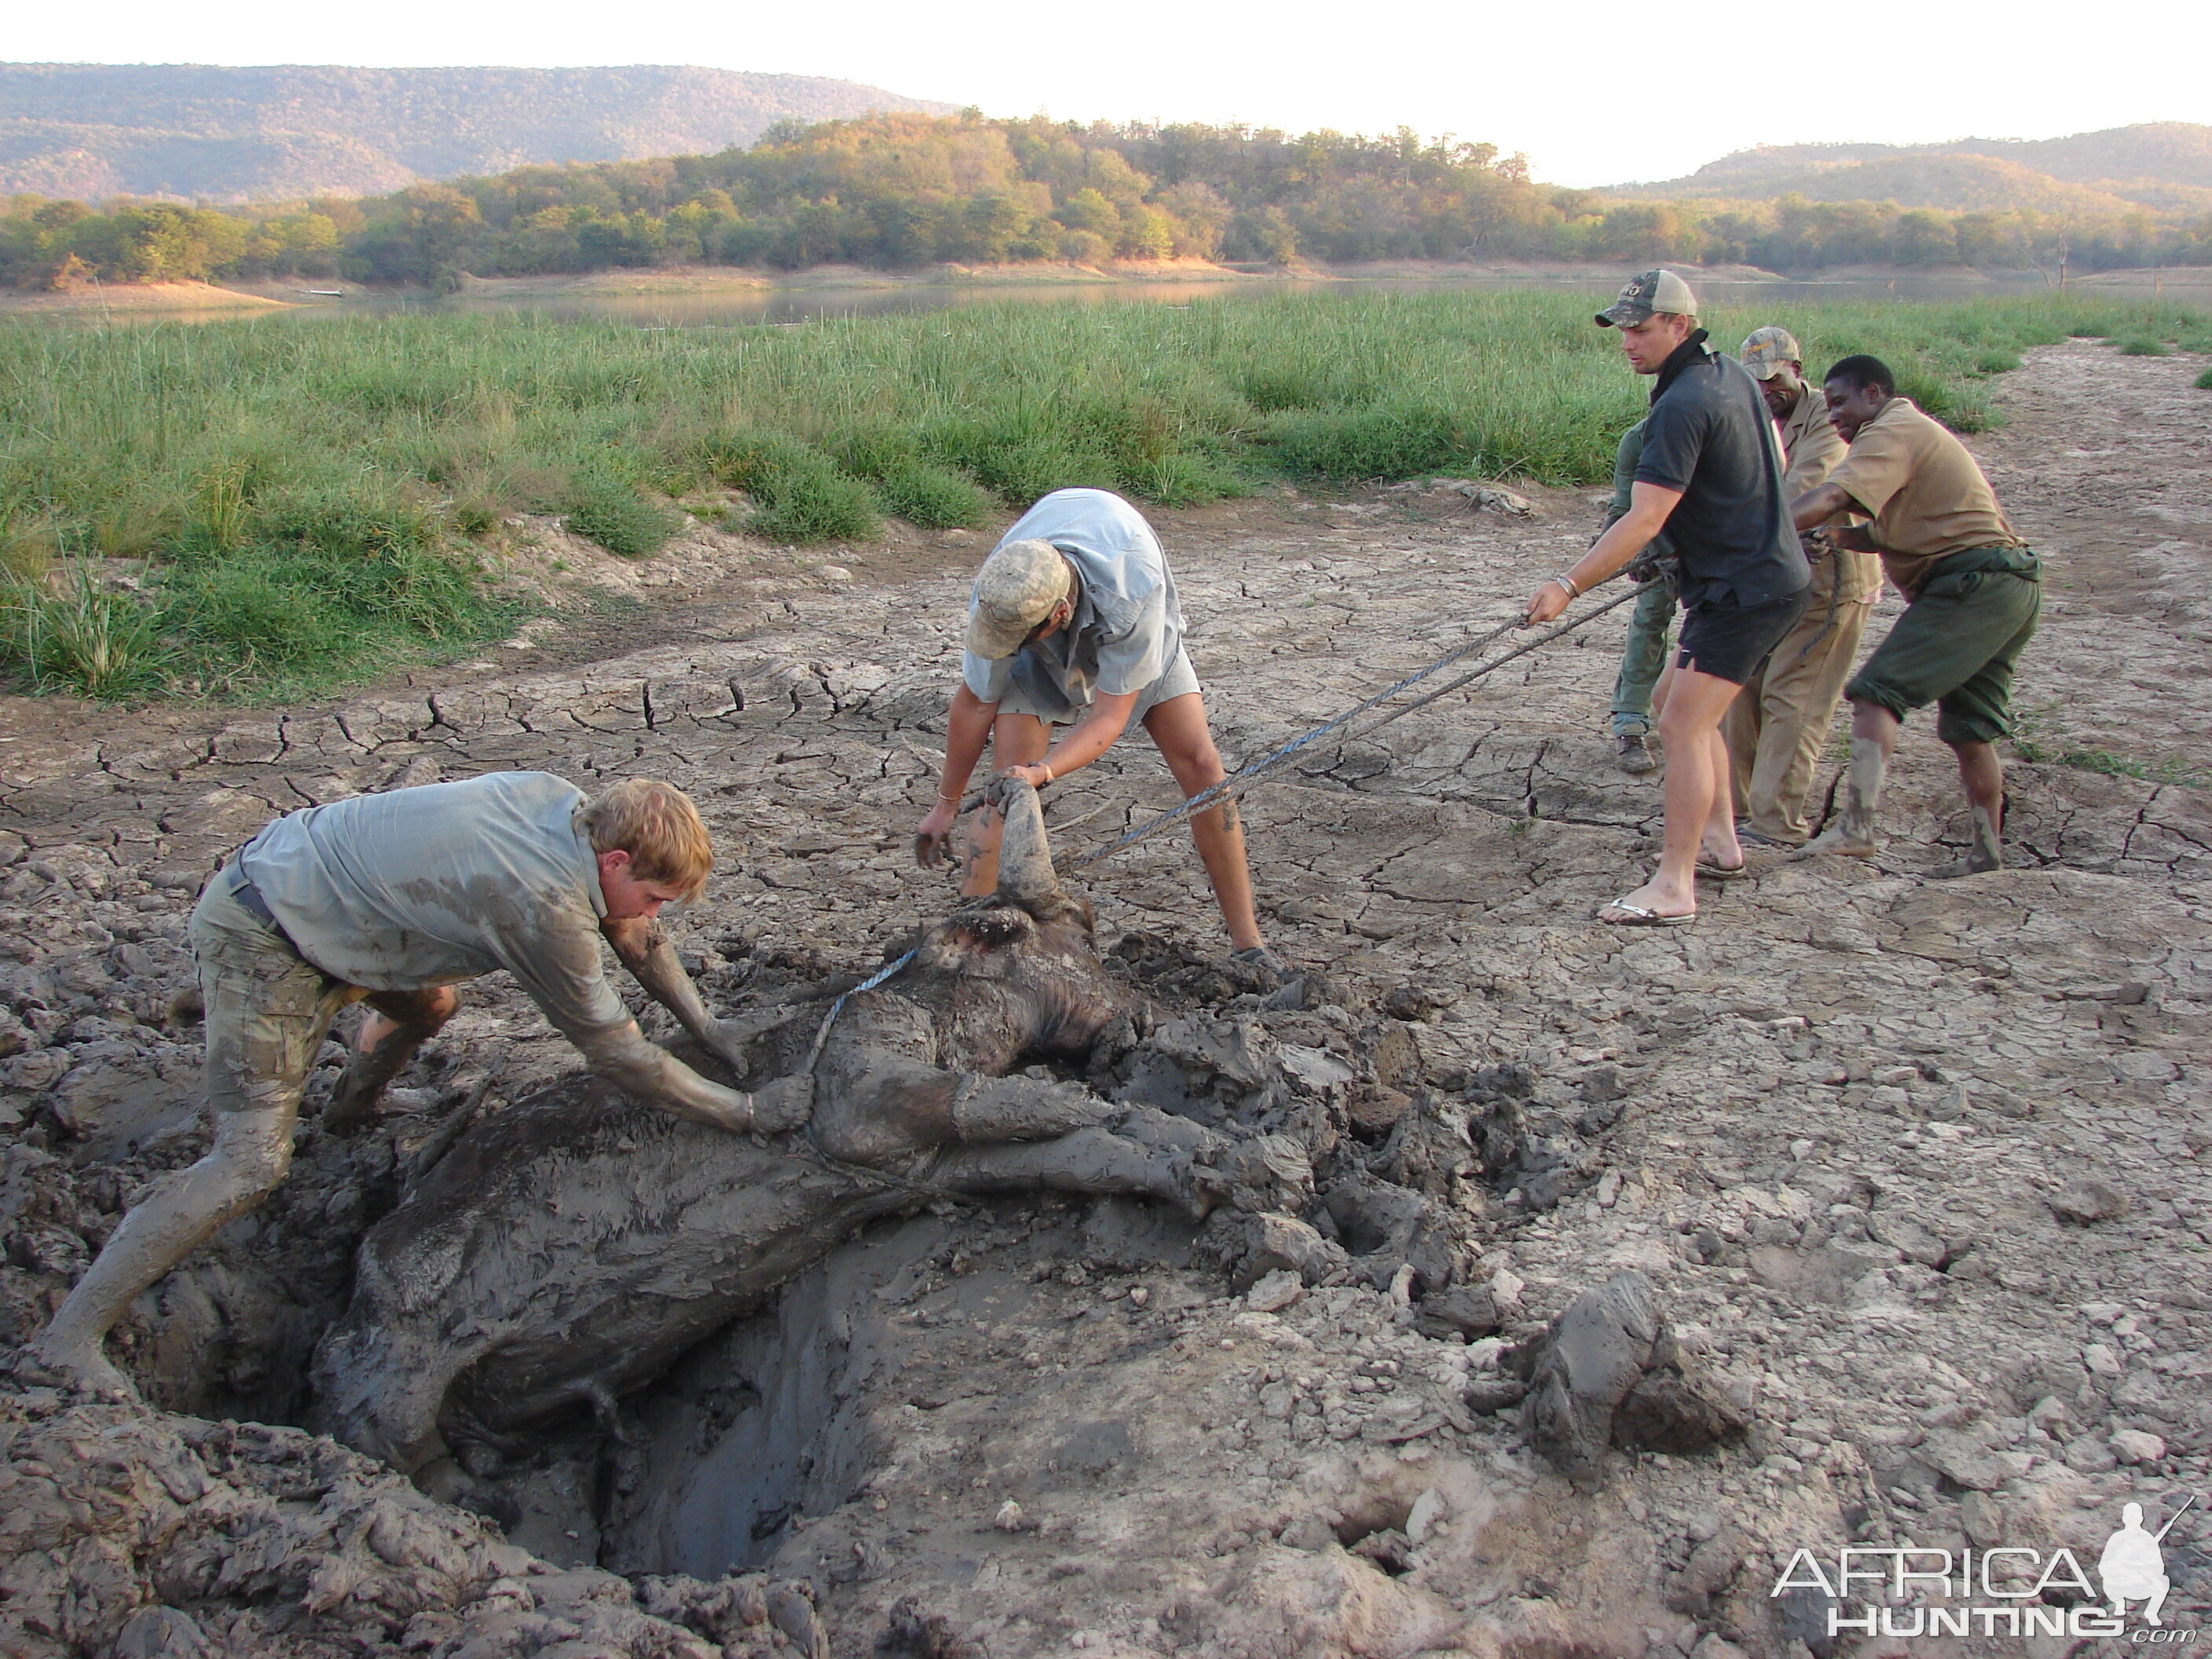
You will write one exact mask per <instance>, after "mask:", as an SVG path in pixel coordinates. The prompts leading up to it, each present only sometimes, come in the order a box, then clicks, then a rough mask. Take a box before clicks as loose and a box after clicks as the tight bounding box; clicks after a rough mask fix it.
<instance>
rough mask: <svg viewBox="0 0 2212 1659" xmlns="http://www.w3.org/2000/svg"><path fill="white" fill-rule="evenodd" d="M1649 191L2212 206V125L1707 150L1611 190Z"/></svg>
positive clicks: (1918, 203)
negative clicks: (1683, 172) (1652, 180)
mask: <svg viewBox="0 0 2212 1659" xmlns="http://www.w3.org/2000/svg"><path fill="white" fill-rule="evenodd" d="M1607 193H1608V194H1611V195H1615V196H1632V197H1644V198H1647V199H1668V200H1680V199H1684V198H1694V197H1703V198H1707V199H1722V200H1732V201H1767V200H1770V199H1771V198H1773V197H1779V196H1784V195H1789V194H1796V195H1799V196H1803V197H1808V199H1810V200H1813V201H1817V202H1847V201H1857V202H1880V201H1893V202H1896V203H1898V204H1899V205H1900V206H1903V207H1906V208H1943V209H1951V210H1990V209H2001V210H2002V209H2019V208H2026V209H2029V210H2035V211H2039V212H2074V213H2091V214H2098V213H2120V212H2125V211H2127V210H2129V209H2130V207H2135V208H2143V207H2148V208H2153V209H2165V210H2182V211H2191V210H2193V211H2196V212H2200V213H2201V212H2203V211H2205V210H2212V127H2208V126H2197V125H2192V124H2191V123H2189V122H2186V121H2154V122H2146V123H2144V124H2143V125H2140V126H2131V127H2109V128H2106V130H2104V131H2100V132H2077V133H2075V134H2073V135H2072V136H2070V137H2064V138H2033V139H2021V138H1960V139H1957V140H1954V141H1953V142H1952V143H1943V144H1916V145H1895V144H1771V145H1765V146H1762V147H1761V148H1759V149H1747V150H1738V151H1737V152H1736V153H1735V155H1723V157H1721V159H1720V160H1719V161H1709V162H1707V163H1706V164H1705V166H1704V167H1699V169H1698V170H1697V171H1696V172H1695V173H1692V174H1690V175H1689V176H1688V177H1687V178H1684V179H1662V180H1661V181H1660V182H1658V183H1656V184H1639V185H1620V186H1618V187H1616V188H1615V189H1613V190H1612V191H1608V192H1607Z"/></svg>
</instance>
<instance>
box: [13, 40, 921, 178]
mask: <svg viewBox="0 0 2212 1659" xmlns="http://www.w3.org/2000/svg"><path fill="white" fill-rule="evenodd" d="M871 110H922V111H929V112H950V110H951V106H950V105H947V104H932V103H927V102H925V101H923V100H919V99H915V98H908V97H903V96H901V95H900V94H896V93H890V92H885V91H884V90H882V89H881V88H876V87H865V86H861V85H859V84H857V83H856V82H851V81H828V80H822V79H818V78H817V77H814V76H803V75H744V74H739V73H737V72H735V71H733V70H712V69H689V68H674V67H665V66H653V65H640V66H634V67H629V68H618V69H398V70H387V69H352V68H344V67H333V66H319V65H295V64H280V65H276V66H272V67H265V68H250V69H234V68H220V67H216V66H214V65H210V64H0V196H8V195H12V194H17V193H23V192H28V193H32V194H35V195H39V196H45V197H77V198H80V199H84V200H93V201H96V200H99V199H101V198H103V197H112V196H139V197H170V198H182V199H185V200H199V201H216V202H250V201H277V200H283V199H284V198H286V197H309V196H325V195H353V196H363V195H373V194H377V193H380V192H383V191H394V190H398V189H401V188H404V186H406V185H410V184H412V183H415V182H416V181H417V180H420V179H449V178H452V177H453V176H454V175H456V174H459V173H496V172H500V171H502V170H504V169H506V168H508V167H519V166H522V165H525V164H527V163H531V162H564V161H624V160H631V159H635V158H638V157H642V156H648V155H683V154H687V153H693V152H703V151H712V150H719V149H725V148H726V147H728V146H731V145H739V146H742V145H745V144H750V143H752V142H753V140H754V139H756V138H757V137H760V135H761V134H762V133H763V132H764V131H767V129H768V128H769V127H770V126H771V125H774V124H775V123H776V122H778V121H786V120H800V121H826V120H834V119H836V118H840V117H843V116H852V115H860V114H862V113H865V112H868V111H871Z"/></svg>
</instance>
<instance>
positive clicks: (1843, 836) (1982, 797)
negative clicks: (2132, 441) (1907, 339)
mask: <svg viewBox="0 0 2212 1659" xmlns="http://www.w3.org/2000/svg"><path fill="white" fill-rule="evenodd" d="M1822 392H1823V395H1824V396H1825V397H1826V399H1827V405H1828V414H1829V416H1830V418H1831V419H1832V420H1833V421H1834V422H1835V425H1836V429H1837V430H1838V432H1840V433H1842V434H1843V435H1844V438H1845V439H1846V440H1848V441H1850V453H1849V454H1848V455H1846V456H1845V457H1844V459H1843V461H1842V463H1841V464H1840V465H1838V466H1837V468H1836V470H1835V471H1833V472H1832V473H1830V474H1829V475H1828V480H1827V482H1826V483H1824V484H1822V485H1820V487H1819V488H1818V489H1814V490H1811V491H1809V492H1808V493H1807V494H1806V495H1801V496H1799V497H1798V498H1797V499H1796V501H1795V502H1794V503H1793V504H1792V507H1791V517H1792V518H1793V519H1794V520H1795V521H1796V526H1797V527H1798V529H1800V530H1801V531H1806V530H1811V529H1813V528H1814V526H1819V525H1822V524H1825V523H1826V521H1827V520H1830V519H1832V518H1833V517H1834V516H1835V515H1836V514H1837V513H1863V514H1864V515H1865V516H1866V517H1868V518H1869V519H1870V520H1873V522H1872V524H1871V525H1870V526H1869V527H1868V528H1867V529H1865V530H1858V529H1850V528H1844V529H1830V530H1827V531H1825V532H1823V534H1824V535H1825V537H1826V539H1828V540H1829V541H1831V542H1836V543H1840V544H1844V545H1847V546H1854V547H1865V548H1870V549H1871V550H1874V551H1875V552H1878V553H1880V554H1881V562H1882V567H1883V568H1884V570H1885V571H1886V572H1887V574H1888V576H1889V579H1890V580H1891V581H1893V582H1894V583H1895V584H1896V585H1897V587H1898V590H1899V592H1902V593H1903V594H1904V595H1905V599H1907V601H1909V603H1908V604H1907V605H1906V607H1905V614H1904V615H1903V616H1902V617H1899V618H1898V619H1897V625H1896V626H1895V627H1893V628H1892V629H1890V631H1889V637H1888V638H1887V639H1885V640H1884V641H1882V642H1881V645H1879V646H1878V647H1875V653H1874V654H1873V655H1872V656H1871V657H1869V658H1868V659H1867V660H1866V665H1865V666H1864V667H1863V668H1861V669H1860V670H1859V671H1858V673H1857V675H1856V676H1855V677H1854V678H1852V680H1851V682H1850V684H1848V685H1847V686H1845V687H1844V696H1847V697H1849V698H1850V700H1851V767H1850V781H1849V786H1848V788H1847V791H1846V793H1845V798H1844V811H1843V812H1842V815H1841V816H1840V817H1838V820H1837V821H1836V823H1833V824H1832V825H1831V826H1830V827H1829V828H1828V829H1826V830H1824V831H1823V832H1822V833H1821V834H1820V836H1818V837H1817V838H1816V839H1814V841H1812V842H1809V843H1808V844H1807V846H1806V847H1805V848H1804V851H1803V854H1801V856H1809V855H1811V854H1815V853H1843V854H1849V855H1850V856H1851V857H1854V858H1871V857H1872V856H1873V855H1874V854H1875V838H1874V815H1875V808H1876V807H1877V805H1879V804H1880V802H1881V786H1882V781H1883V777H1884V775H1885V774H1886V772H1887V768H1888V764H1889V757H1890V754H1891V752H1892V750H1893V749H1894V748H1895V746H1896V743H1897V732H1898V728H1899V726H1901V725H1902V724H1903V723H1904V720H1905V715H1906V714H1910V713H1911V711H1912V710H1913V709H1915V708H1923V707H1924V706H1925V705H1927V704H1929V703H1931V702H1932V703H1934V704H1936V707H1937V708H1938V709H1939V710H1940V711H1941V713H1940V714H1939V716H1938V718H1937V720H1936V736H1937V737H1939V738H1942V740H1943V741H1944V742H1945V743H1947V744H1949V745H1950V746H1951V749H1952V751H1953V752H1954V754H1955V755H1956V756H1957V757H1958V760H1959V779H1960V783H1961V784H1963V785H1964V786H1965V788H1966V801H1967V805H1968V806H1969V808H1970V809H1971V811H1972V820H1973V831H1972V845H1971V847H1970V848H1968V851H1967V854H1966V857H1965V858H1963V859H1960V860H1957V861H1956V862H1954V863H1951V864H1947V865H1945V866H1942V867H1941V868H1940V869H1937V870H1935V871H1933V872H1930V873H1931V874H1932V875H1935V876H1937V877H1941V878H1948V877H1953V876H1966V875H1973V874H1977V873H1978V872H1982V871H1985V870H1995V869H1998V868H2000V867H2002V865H2003V862H2004V859H2003V854H2002V843H2003V833H2004V768H2003V765H2002V763H2001V762H2000V761H1999V760H1998V758H1997V752H1996V740H1997V739H1998V738H2002V737H2008V736H2010V735H2011V731H2012V724H2011V721H2012V707H2011V705H2012V677H2013V667H2014V665H2015V663H2016V662H2017V661H2018V660H2019V658H2020V653H2021V650H2022V649H2023V648H2025V647H2026V646H2027V641H2028V640H2029V639H2030V638H2031V637H2033V635H2034V633H2035V625H2036V620H2037V617H2039V614H2040V612H2041V609H2042V585H2041V581H2040V570H2039V566H2038V565H2037V562H2036V558H2035V555H2034V554H2033V552H2032V551H2031V550H2029V549H2028V547H2027V544H2026V543H2025V542H2023V541H2021V538H2020V535H2019V533H2018V532H2016V531H2015V530H2014V529H2013V527H2012V525H2011V522H2010V521H2009V520H2007V519H2006V517H2005V515H2004V509H2003V508H2002V507H1999V506H1998V505H1997V498H1996V493H1995V492H1994V491H1993V490H1991V489H1990V483H1989V480H1988V479H1987V478H1985V477H1983V476H1982V469H1981V468H1980V467H1979V466H1978V465H1975V462H1974V458H1973V456H1972V454H1970V453H1968V452H1967V449H1966V446H1965V445H1964V444H1962V443H1960V441H1958V439H1956V438H1955V437H1954V436H1952V435H1951V434H1950V433H1949V432H1948V431H1946V430H1945V429H1944V428H1942V426H1940V425H1938V424H1937V423H1936V422H1934V421H1932V420H1930V419H1929V417H1928V416H1926V415H1924V414H1923V413H1922V412H1921V411H1920V410H1918V409H1917V408H1915V407H1914V406H1913V404H1912V400H1911V398H1900V397H1899V396H1898V395H1897V383H1896V381H1895V380H1894V379H1893V377H1892V375H1891V374H1890V372H1889V370H1888V368H1887V367H1886V366H1885V365H1884V364H1883V363H1882V362H1881V361H1880V360H1879V359H1877V358H1874V357H1846V358H1844V361H1843V362H1839V363H1838V364H1837V365H1836V366H1835V367H1834V368H1832V369H1830V370H1829V371H1828V374H1827V379H1826V382H1825V383H1824V385H1823V386H1822Z"/></svg>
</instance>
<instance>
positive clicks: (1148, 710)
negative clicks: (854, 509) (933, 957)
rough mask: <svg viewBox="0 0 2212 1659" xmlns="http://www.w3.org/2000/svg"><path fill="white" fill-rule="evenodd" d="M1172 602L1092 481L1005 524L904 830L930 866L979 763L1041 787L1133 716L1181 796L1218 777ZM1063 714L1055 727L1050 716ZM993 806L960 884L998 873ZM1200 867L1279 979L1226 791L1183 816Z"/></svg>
mask: <svg viewBox="0 0 2212 1659" xmlns="http://www.w3.org/2000/svg"><path fill="white" fill-rule="evenodd" d="M1182 628H1183V623H1182V606H1181V605H1180V604H1179V603H1178V602H1177V600H1176V586H1175V578H1174V576H1172V575H1171V574H1170V573H1169V571H1168V562H1167V555H1166V553H1165V552H1164V550H1162V549H1161V547H1160V542H1159V538H1158V536H1157V535H1156V534H1154V533H1153V531H1152V526H1151V525H1149V524H1147V523H1146V521H1145V520H1144V517H1143V515H1142V514H1140V513H1139V512H1138V511H1137V510H1136V508H1134V507H1131V506H1130V505H1129V503H1128V502H1127V501H1123V500H1122V499H1121V497H1120V496H1119V495H1114V494H1112V493H1111V492H1109V491H1108V490H1103V489H1057V490H1054V492H1053V493H1052V494H1051V495H1047V496H1046V497H1045V498H1044V499H1043V500H1042V501H1039V502H1038V503H1037V504H1036V506H1035V507H1031V508H1030V510H1029V511H1028V512H1027V513H1024V514H1023V515H1022V517H1021V518H1020V519H1019V520H1018V521H1017V522H1016V523H1015V525H1014V527H1013V528H1012V529H1011V530H1009V531H1008V532H1006V535H1005V537H1004V538H1002V539H1001V540H1000V543H999V544H998V546H997V547H996V548H994V550H992V553H991V556H990V557H989V558H987V559H986V560H985V561H984V562H983V568H982V569H981V570H980V571H979V572H977V573H976V576H975V588H974V590H973V591H972V592H971V593H970V595H969V605H968V631H967V639H966V644H967V650H966V653H965V654H964V657H963V662H962V665H961V683H960V685H959V687H958V688H957V690H955V691H954V692H953V694H952V710H951V716H950V718H949V719H948V720H946V722H945V770H944V775H943V776H942V777H941V778H940V779H939V782H938V786H937V801H936V804H935V805H933V807H931V809H930V811H929V812H928V814H927V816H926V817H923V819H922V820H921V824H920V826H919V828H918V829H917V832H916V835H915V853H916V855H917V856H918V857H919V858H920V859H921V862H922V863H923V864H924V865H925V866H927V865H933V864H935V863H936V862H937V861H938V860H939V858H941V857H942V856H944V854H945V851H946V849H947V848H948V847H949V846H950V844H951V835H952V826H953V822H954V820H955V818H956V817H957V816H958V813H959V810H960V797H961V793H962V792H963V791H964V790H965V789H966V788H967V787H968V779H969V775H970V774H971V773H972V772H973V771H974V770H975V763H976V762H977V761H978V760H980V759H981V758H982V754H983V746H984V744H985V743H986V742H988V743H989V744H990V745H991V750H992V761H993V763H994V765H995V766H996V767H997V769H999V770H1000V772H1002V773H1012V774H1013V775H1017V776H1019V777H1022V778H1024V779H1026V780H1027V781H1029V782H1030V783H1031V784H1033V785H1035V786H1036V787H1038V788H1042V787H1044V786H1045V785H1046V784H1048V783H1050V782H1052V781H1054V779H1056V778H1064V777H1066V775H1068V774H1069V773H1071V772H1073V771H1076V770H1077V769H1079V768H1082V767H1085V766H1088V765H1090V764H1091V762H1093V761H1095V760H1097V758H1098V757H1100V756H1101V755H1103V754H1104V753H1105V752H1106V751H1107V750H1109V749H1110V748H1111V747H1113V745H1114V742H1115V739H1116V738H1119V737H1120V736H1121V733H1122V732H1125V731H1127V729H1128V726H1129V723H1130V722H1131V721H1132V720H1134V721H1136V722H1138V723H1139V725H1141V726H1143V727H1144V728H1145V731H1146V735H1147V736H1149V737H1150V738H1152V743H1153V745H1154V746H1155V747H1156V748H1158V750H1159V751H1160V757H1161V758H1162V759H1163V760H1164V761H1166V762H1167V764H1168V770H1169V771H1170V772H1171V773H1173V774H1174V775H1175V781H1176V787H1178V788H1180V789H1181V790H1182V794H1183V799H1186V800H1188V799H1189V798H1190V797H1191V796H1193V795H1195V794H1197V793H1199V792H1200V790H1203V789H1206V788H1209V787H1212V785H1214V784H1217V783H1218V782H1220V781H1222V779H1223V778H1225V777H1226V776H1227V775H1228V773H1227V771H1226V770H1225V769H1224V768H1223V766H1222V764H1221V755H1220V751H1219V750H1217V749H1216V748H1215V747H1214V744H1213V733H1212V730H1211V729H1210V728H1209V727H1208V726H1207V725H1206V702H1205V699H1204V698H1203V697H1202V696H1200V692H1199V685H1198V676H1197V674H1196V673H1195V672H1194V671H1193V670H1192V668H1191V665H1190V655H1189V653H1188V652H1186V651H1185V650H1184V649H1183V644H1182ZM1056 726H1065V727H1066V728H1067V729H1066V731H1064V732H1059V733H1058V734H1057V737H1056V738H1055V734H1054V727H1056ZM1190 833H1191V839H1192V841H1193V842H1195V843H1196V844H1197V847H1198V856H1199V859H1200V862H1201V863H1203V864H1204V865H1205V866H1206V879H1207V880H1208V881H1210V882H1211V883H1212V885H1213V896H1214V900H1215V902H1217V903H1218V904H1219V905H1220V907H1221V917H1222V920H1223V921H1225V922H1226V923H1227V924H1228V927H1229V942H1230V945H1231V951H1230V957H1231V960H1232V961H1235V962H1238V963H1243V964H1245V965H1246V966H1248V967H1252V968H1255V969H1260V970H1261V972H1263V973H1265V974H1267V975H1273V976H1274V977H1276V978H1280V977H1282V976H1283V974H1284V969H1283V964H1282V963H1281V962H1280V961H1279V959H1278V958H1277V957H1276V956H1275V954H1274V952H1273V951H1270V950H1269V949H1268V948H1267V945H1266V944H1265V942H1264V941H1263V940H1262V939H1261V936H1260V922H1259V918H1258V915H1256V913H1255V911H1254V908H1253V904H1252V875H1251V871H1250V869H1249V867H1248V866H1247V865H1246V863H1245V859H1244V831H1243V826H1242V825H1241V824H1240V823H1238V822H1237V804H1236V803H1235V802H1234V801H1224V802H1223V803H1222V804H1221V805H1218V806H1216V807H1213V808H1212V809H1211V810H1210V811H1205V812H1200V813H1199V814H1197V815H1196V816H1195V817H1193V818H1192V819H1191V821H1190ZM999 835H1000V823H999V820H998V817H997V815H996V814H995V813H993V812H991V811H984V812H983V813H982V814H981V816H980V817H979V818H978V819H977V822H976V824H975V830H974V832H973V835H972V836H971V840H970V843H969V861H968V869H967V878H966V880H965V882H964V883H963V886H962V891H963V892H964V893H967V894H969V895H970V896H981V895H982V894H986V893H988V892H991V891H992V890H994V888H996V886H997V885H998V879H999Z"/></svg>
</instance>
